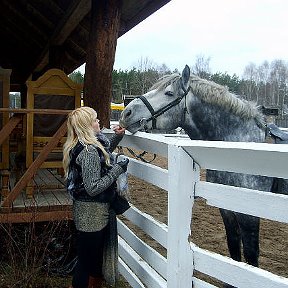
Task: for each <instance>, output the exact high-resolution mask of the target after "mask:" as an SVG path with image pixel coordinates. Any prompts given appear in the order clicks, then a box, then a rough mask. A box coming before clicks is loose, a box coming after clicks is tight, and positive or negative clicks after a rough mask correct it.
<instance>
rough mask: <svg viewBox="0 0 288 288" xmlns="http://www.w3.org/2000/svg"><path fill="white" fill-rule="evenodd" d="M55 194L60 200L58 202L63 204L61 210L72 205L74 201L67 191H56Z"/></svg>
mask: <svg viewBox="0 0 288 288" xmlns="http://www.w3.org/2000/svg"><path fill="white" fill-rule="evenodd" d="M53 194H54V195H55V197H56V198H57V199H58V201H59V202H60V203H61V205H60V206H61V209H64V210H65V209H67V207H69V206H71V205H72V200H71V198H70V197H69V195H68V193H67V192H66V191H61V190H59V191H57V190H56V191H54V192H53Z"/></svg>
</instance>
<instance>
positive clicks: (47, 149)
mask: <svg viewBox="0 0 288 288" xmlns="http://www.w3.org/2000/svg"><path fill="white" fill-rule="evenodd" d="M66 132H67V121H65V122H64V123H63V124H62V125H61V127H60V128H59V129H58V131H57V132H56V133H55V134H54V135H53V137H52V138H51V140H50V141H49V142H48V143H47V145H46V146H45V147H44V149H43V150H42V151H41V153H40V154H39V155H38V156H37V158H36V159H35V160H34V162H33V163H32V164H31V165H30V167H28V169H27V170H26V172H25V173H24V175H23V176H22V177H21V179H20V180H19V181H18V182H17V184H16V185H15V187H14V188H13V190H12V191H11V192H10V193H9V195H8V197H7V198H6V199H5V200H4V201H3V203H2V206H3V207H11V205H12V202H13V201H14V200H15V199H16V198H17V196H18V195H19V194H20V192H21V191H22V189H24V188H25V187H26V186H27V184H28V182H29V181H30V180H31V179H32V177H33V176H34V175H35V174H36V172H37V169H39V168H40V166H41V165H42V164H43V162H44V161H45V160H46V159H47V157H48V154H49V153H50V152H51V151H52V150H53V149H54V148H55V147H56V146H57V144H58V142H59V141H60V140H61V138H62V137H63V136H64V135H65V134H66Z"/></svg>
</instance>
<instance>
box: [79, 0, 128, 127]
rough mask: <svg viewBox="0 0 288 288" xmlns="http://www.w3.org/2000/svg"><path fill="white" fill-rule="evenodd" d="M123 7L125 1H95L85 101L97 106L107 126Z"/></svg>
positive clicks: (91, 105) (99, 115) (102, 121)
mask: <svg viewBox="0 0 288 288" xmlns="http://www.w3.org/2000/svg"><path fill="white" fill-rule="evenodd" d="M121 9H122V1H119V0H93V1H92V7H91V18H90V30H89V41H88V47H87V57H86V67H85V79H84V103H85V105H87V106H90V107H93V108H95V109H96V110H97V114H98V118H99V119H100V120H101V124H102V125H103V126H104V127H109V125H110V114H111V111H110V110H111V109H110V103H111V97H112V71H113V65H114V59H115V51H116V45H117V38H118V31H119V26H120V17H121V11H122V10H121ZM86 103H87V104H86Z"/></svg>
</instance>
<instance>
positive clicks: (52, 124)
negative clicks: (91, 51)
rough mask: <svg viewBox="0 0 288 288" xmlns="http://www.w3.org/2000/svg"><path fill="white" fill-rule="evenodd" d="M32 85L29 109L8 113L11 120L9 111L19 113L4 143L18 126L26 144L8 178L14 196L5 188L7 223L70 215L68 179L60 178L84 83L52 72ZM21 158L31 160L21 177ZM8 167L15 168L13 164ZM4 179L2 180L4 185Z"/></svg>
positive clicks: (4, 218) (0, 217)
mask: <svg viewBox="0 0 288 288" xmlns="http://www.w3.org/2000/svg"><path fill="white" fill-rule="evenodd" d="M27 87H28V89H27V108H26V109H12V110H11V109H7V108H6V109H5V108H3V109H2V112H3V115H5V116H6V115H9V112H14V113H15V114H13V116H11V117H10V119H7V121H6V122H7V123H6V125H4V127H3V129H2V130H1V132H2V131H4V132H3V133H4V134H3V139H4V138H5V139H6V141H8V140H9V139H11V138H9V136H10V135H12V134H13V131H14V129H15V128H16V126H17V125H18V124H20V127H21V128H20V131H17V133H20V134H22V135H24V137H22V138H20V139H19V138H18V139H17V140H18V141H20V142H22V143H17V145H16V151H15V152H14V153H15V154H14V163H15V167H11V172H10V173H7V175H5V177H7V178H8V177H9V184H10V185H9V186H10V190H11V191H9V193H8V185H7V188H6V189H4V191H3V189H1V190H2V191H1V193H2V200H3V201H2V203H1V206H2V207H1V212H3V213H2V214H0V221H2V222H3V221H4V222H6V221H14V222H15V221H16V222H22V221H30V220H31V219H34V220H37V221H43V219H46V220H52V219H53V217H56V219H58V218H63V217H64V218H66V217H68V216H67V215H70V207H69V206H70V204H71V203H70V200H69V197H68V195H66V194H67V193H66V192H65V184H64V181H63V178H62V177H61V176H60V175H58V173H57V171H58V170H57V169H59V168H62V146H63V143H64V141H65V138H64V136H65V134H66V131H67V127H66V116H67V113H68V112H69V111H71V110H73V109H75V108H77V107H80V105H81V104H80V103H81V91H82V85H80V84H76V83H74V82H73V81H71V80H70V79H69V78H68V77H67V76H66V75H65V73H64V72H63V71H61V70H59V69H51V70H48V71H47V72H46V73H45V74H44V75H43V76H41V77H40V78H39V79H38V80H36V81H28V82H27ZM8 117H9V116H8ZM6 118H7V117H6ZM6 118H5V119H6ZM8 120H9V121H8ZM7 127H8V128H9V127H10V129H8V128H7ZM1 132H0V133H1ZM12 138H13V137H12ZM11 142H12V141H11ZM19 147H20V149H21V148H23V147H25V148H24V151H23V150H22V149H21V150H20V151H19ZM14 149H15V148H14ZM17 149H18V150H17ZM21 155H22V156H23V157H24V160H25V162H24V169H22V174H21V175H20V177H18V176H17V175H18V174H19V169H21V163H20V161H21V160H19V156H21ZM8 156H9V153H8ZM17 156H18V158H17ZM15 159H16V160H15ZM7 165H8V166H9V161H8V164H6V166H7ZM6 166H5V167H4V168H6V169H7V170H8V168H9V167H8V166H7V167H6ZM22 168H23V167H22ZM48 168H49V170H47V169H48ZM5 179H6V178H5ZM3 180H4V179H3V177H2V182H4V181H3ZM5 181H6V180H5ZM2 188H4V186H3V185H2ZM6 190H7V191H6ZM44 191H45V193H44ZM34 192H35V193H34ZM68 204H69V205H68ZM55 207H56V209H55ZM63 207H64V208H65V209H64V210H63ZM36 208H37V209H36ZM21 210H22V211H21ZM58 210H60V211H58ZM35 211H37V213H36V214H35ZM15 213H16V214H15ZM19 213H20V214H19ZM53 215H54V216H53ZM55 215H56V216H55ZM61 215H62V216H61ZM19 217H20V218H19ZM35 217H36V218H35ZM29 219H30V220H29Z"/></svg>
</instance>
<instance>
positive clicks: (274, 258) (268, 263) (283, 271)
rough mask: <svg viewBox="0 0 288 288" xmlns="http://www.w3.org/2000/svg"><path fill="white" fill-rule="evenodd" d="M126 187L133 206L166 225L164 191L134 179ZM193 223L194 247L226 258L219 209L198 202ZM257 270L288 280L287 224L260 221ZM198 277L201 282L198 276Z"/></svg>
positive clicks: (159, 162)
mask: <svg viewBox="0 0 288 288" xmlns="http://www.w3.org/2000/svg"><path fill="white" fill-rule="evenodd" d="M127 155H129V154H127ZM129 156H131V155H129ZM148 156H149V155H148ZM147 159H149V157H147ZM150 159H151V157H150ZM153 164H154V165H158V166H160V167H163V168H166V167H167V159H165V158H162V157H160V156H157V157H156V159H155V160H154V161H153ZM129 187H130V188H129V189H130V190H129V191H130V197H131V203H132V204H133V205H135V206H136V207H137V208H139V209H141V210H142V211H144V212H146V213H148V214H150V215H152V216H153V217H154V218H155V219H157V220H159V221H161V222H163V223H166V224H167V200H168V199H167V198H168V197H167V196H168V195H167V192H166V191H165V190H162V189H160V188H158V187H156V186H153V185H151V184H149V183H147V182H144V181H142V180H139V179H137V178H135V177H133V176H129ZM192 223H193V224H192V227H191V228H192V240H193V242H194V243H195V244H196V245H198V246H199V247H201V248H204V249H207V250H209V251H213V252H216V253H219V254H221V255H225V256H229V253H228V249H227V245H226V235H225V231H224V225H223V221H222V218H221V216H220V213H219V210H218V208H214V207H210V206H208V205H206V203H205V201H204V200H201V199H197V200H196V201H195V205H194V207H193V219H192ZM133 230H134V229H133ZM135 231H136V234H137V235H138V236H139V237H140V238H142V239H145V240H146V241H147V242H149V244H150V245H151V246H152V247H154V248H155V249H156V250H157V251H159V252H160V253H161V254H163V255H165V254H166V250H165V249H164V248H163V247H162V246H161V245H160V244H158V243H156V242H155V241H154V240H152V239H150V238H149V237H147V236H146V235H145V234H144V233H143V232H139V231H138V230H137V229H135ZM147 239H148V240H147ZM259 266H260V268H263V269H265V270H268V271H270V272H272V273H275V274H277V275H280V276H283V277H288V224H283V223H278V222H274V221H269V220H264V219H261V226H260V258H259ZM197 276H199V277H200V278H201V275H198V274H197ZM203 279H205V280H206V281H209V282H211V283H212V284H216V285H217V281H216V282H215V281H214V280H213V279H212V280H209V279H207V277H206V278H205V276H204V278H203Z"/></svg>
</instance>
